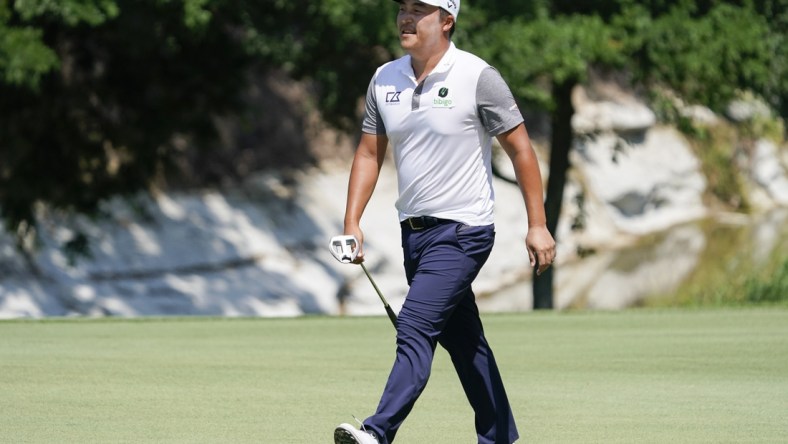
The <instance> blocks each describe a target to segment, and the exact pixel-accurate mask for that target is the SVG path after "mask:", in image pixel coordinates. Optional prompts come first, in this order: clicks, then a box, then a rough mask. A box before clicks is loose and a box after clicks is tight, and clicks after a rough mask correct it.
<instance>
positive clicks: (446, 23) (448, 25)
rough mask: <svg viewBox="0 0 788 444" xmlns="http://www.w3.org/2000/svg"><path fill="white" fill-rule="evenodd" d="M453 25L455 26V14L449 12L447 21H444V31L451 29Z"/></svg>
mask: <svg viewBox="0 0 788 444" xmlns="http://www.w3.org/2000/svg"><path fill="white" fill-rule="evenodd" d="M452 26H454V16H453V15H449V14H447V15H446V21H444V22H443V32H449V31H451V27H452Z"/></svg>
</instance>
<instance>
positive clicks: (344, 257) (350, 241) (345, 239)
mask: <svg viewBox="0 0 788 444" xmlns="http://www.w3.org/2000/svg"><path fill="white" fill-rule="evenodd" d="M329 248H330V249H331V254H333V255H334V258H336V260H338V261H339V262H341V263H343V264H350V263H352V262H353V261H354V260H355V259H356V256H357V255H358V240H357V239H356V236H353V235H341V236H334V237H332V238H331V241H330V242H329ZM359 265H361V269H362V270H364V274H366V275H367V278H368V279H369V282H370V283H371V284H372V287H374V288H375V292H377V294H378V296H379V297H380V301H381V302H383V307H384V308H385V309H386V313H387V314H388V315H389V319H390V320H391V323H392V324H393V325H394V328H397V315H396V314H395V313H394V310H393V309H392V308H391V306H390V305H389V303H388V301H386V298H384V297H383V293H381V292H380V289H379V288H378V285H377V284H376V283H375V280H374V279H372V275H370V274H369V271H367V267H366V266H364V263H363V262H362V263H360V264H359Z"/></svg>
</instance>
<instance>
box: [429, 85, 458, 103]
mask: <svg viewBox="0 0 788 444" xmlns="http://www.w3.org/2000/svg"><path fill="white" fill-rule="evenodd" d="M432 107H433V108H453V107H454V99H452V98H451V96H449V88H446V87H445V86H444V87H441V88H439V89H438V94H437V97H434V98H433V99H432Z"/></svg>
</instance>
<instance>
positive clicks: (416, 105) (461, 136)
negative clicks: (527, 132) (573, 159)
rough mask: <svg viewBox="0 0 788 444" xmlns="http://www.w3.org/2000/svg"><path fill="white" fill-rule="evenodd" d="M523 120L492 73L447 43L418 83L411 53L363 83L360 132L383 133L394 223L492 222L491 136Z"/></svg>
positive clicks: (474, 57) (474, 223)
mask: <svg viewBox="0 0 788 444" xmlns="http://www.w3.org/2000/svg"><path fill="white" fill-rule="evenodd" d="M522 121H523V117H522V115H521V114H520V110H519V109H518V108H517V105H516V103H515V101H514V97H513V96H512V93H511V91H510V89H509V87H508V86H507V85H506V82H504V80H503V79H502V78H501V76H500V74H499V73H498V71H496V70H495V69H494V68H492V67H491V66H490V65H488V64H487V63H486V62H485V61H483V60H482V59H480V58H478V57H476V56H475V55H473V54H470V53H468V52H465V51H461V50H459V49H457V48H456V47H455V46H454V43H452V44H451V46H450V48H449V50H448V51H447V52H446V54H445V55H444V56H443V58H442V59H441V61H440V62H439V63H438V65H437V66H436V67H435V69H434V70H433V71H432V72H431V73H430V74H429V75H428V76H427V77H426V78H425V79H424V80H423V81H422V83H421V84H418V83H416V76H415V74H414V73H413V68H412V66H411V58H410V56H404V57H401V58H399V59H397V60H394V61H392V62H389V63H387V64H385V65H383V66H381V67H380V68H378V70H377V71H376V72H375V75H374V76H373V78H372V81H371V82H370V84H369V89H368V90H367V98H366V112H365V116H364V121H363V126H362V130H363V131H364V132H365V133H370V134H385V135H386V136H388V139H389V143H390V145H391V147H392V149H393V154H394V161H395V164H396V169H397V179H398V187H399V199H397V202H396V207H397V210H398V212H399V218H400V220H405V219H407V218H409V217H413V216H434V217H439V218H443V219H452V220H456V221H458V222H462V223H465V224H468V225H489V224H492V223H493V205H494V198H495V194H494V190H493V186H492V168H491V163H490V162H491V149H492V137H493V136H497V135H499V134H501V133H503V132H505V131H508V130H510V129H512V128H514V127H515V126H517V125H518V124H520V123H521V122H522Z"/></svg>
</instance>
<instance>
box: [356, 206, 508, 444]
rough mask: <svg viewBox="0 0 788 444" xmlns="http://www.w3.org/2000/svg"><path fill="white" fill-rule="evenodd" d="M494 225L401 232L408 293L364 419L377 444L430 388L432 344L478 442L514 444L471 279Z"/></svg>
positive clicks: (490, 243) (484, 257) (405, 229)
mask: <svg viewBox="0 0 788 444" xmlns="http://www.w3.org/2000/svg"><path fill="white" fill-rule="evenodd" d="M494 239H495V227H494V226H493V225H489V226H482V227H472V226H467V225H464V224H460V223H457V222H451V221H448V222H444V223H441V224H439V225H436V226H433V227H430V228H427V229H423V230H418V231H415V230H412V229H411V228H410V227H408V226H407V225H403V229H402V248H403V252H404V257H405V274H406V276H407V279H408V285H410V290H409V291H408V295H407V297H406V299H405V302H404V304H403V306H402V310H401V311H400V313H399V317H398V321H397V353H396V359H395V361H394V365H393V368H392V369H391V374H390V375H389V378H388V382H387V383H386V387H385V389H384V391H383V395H382V396H381V399H380V404H379V405H378V408H377V411H376V413H375V414H374V415H372V416H370V417H369V418H367V419H366V420H365V421H364V426H365V427H366V428H367V429H368V430H371V431H374V432H375V433H376V434H377V435H378V437H379V438H380V440H381V443H382V444H389V443H391V442H392V441H393V440H394V437H395V435H396V433H397V430H398V429H399V427H400V425H401V424H402V422H403V421H404V420H405V418H406V417H407V415H408V413H410V411H411V409H412V408H413V405H414V404H415V403H416V400H417V399H418V397H419V395H421V393H422V391H423V390H424V388H425V387H426V385H427V380H428V379H429V376H430V370H431V368H432V361H433V356H434V354H435V348H436V345H437V344H441V346H442V347H443V348H445V349H446V350H447V351H448V353H449V355H450V357H451V360H452V363H453V364H454V368H455V369H456V371H457V375H458V376H459V378H460V382H461V383H462V387H463V389H464V390H465V394H466V396H467V397H468V401H469V402H470V404H471V407H473V411H474V413H475V425H476V432H477V435H478V440H479V441H478V442H479V444H511V443H512V442H514V441H515V440H516V439H517V438H518V434H517V428H516V427H515V424H514V417H513V415H512V411H511V408H510V407H509V401H508V399H507V397H506V392H505V390H504V387H503V382H502V380H501V375H500V373H499V371H498V366H497V365H496V363H495V358H494V357H493V353H492V350H491V349H490V346H489V344H488V343H487V340H486V338H485V336H484V331H483V329H482V323H481V320H480V318H479V309H478V307H477V306H476V301H475V296H474V294H473V291H472V290H471V283H472V282H473V280H474V279H475V278H476V276H477V275H478V273H479V270H480V269H481V268H482V265H484V262H485V261H486V260H487V258H488V257H489V255H490V251H491V250H492V246H493V242H494Z"/></svg>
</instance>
